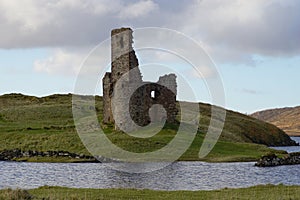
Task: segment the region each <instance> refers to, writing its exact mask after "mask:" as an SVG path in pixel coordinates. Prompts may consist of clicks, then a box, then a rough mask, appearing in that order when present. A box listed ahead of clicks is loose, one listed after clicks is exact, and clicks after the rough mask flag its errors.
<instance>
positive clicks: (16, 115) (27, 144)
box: [0, 94, 292, 161]
mask: <svg viewBox="0 0 300 200" xmlns="http://www.w3.org/2000/svg"><path fill="white" fill-rule="evenodd" d="M85 98H93V97H85ZM95 98H96V111H97V115H98V118H99V121H101V119H102V97H99V96H97V97H95ZM199 106H200V112H201V119H200V127H199V130H198V133H197V135H196V138H195V140H194V142H193V144H192V145H191V147H190V148H189V149H188V151H187V152H186V153H185V154H184V155H183V156H182V157H181V158H180V159H179V160H199V158H198V153H199V149H200V146H201V144H202V141H203V139H204V137H205V133H206V131H207V127H208V125H209V122H210V115H211V106H210V105H208V104H199ZM103 128H104V130H105V132H106V134H107V136H108V137H109V138H110V140H111V141H112V142H113V143H114V144H116V145H118V146H120V147H122V148H123V149H126V150H128V151H132V152H148V151H153V150H156V149H159V148H161V147H163V146H165V145H166V144H168V142H169V141H171V140H172V138H173V137H174V136H175V135H176V131H177V128H178V127H177V125H174V124H167V125H166V126H165V128H164V129H163V130H162V131H161V132H160V133H159V134H157V135H156V136H155V137H153V138H149V139H138V138H133V137H129V136H128V135H126V134H124V133H122V132H117V131H114V129H113V127H112V126H110V125H105V126H104V127H103ZM0 140H1V146H0V151H1V150H4V149H16V148H19V149H21V150H24V151H28V150H36V151H68V152H73V153H77V154H85V155H89V152H88V151H87V150H86V148H85V147H84V145H83V144H82V143H81V140H80V138H79V136H78V135H77V132H76V130H75V126H74V122H73V115H72V95H71V94H68V95H52V96H47V97H43V98H37V97H33V96H25V95H21V94H9V95H3V96H0ZM261 144H264V145H268V146H274V145H290V144H292V141H291V140H290V138H289V137H288V136H287V135H286V134H285V133H284V132H283V131H281V130H280V129H278V128H276V127H275V126H273V125H271V124H268V123H265V122H262V121H259V120H257V119H254V118H251V117H249V116H246V115H242V114H240V113H236V112H232V111H227V116H226V122H225V127H224V130H223V132H222V135H221V137H220V140H219V142H218V143H217V145H216V146H215V148H214V149H213V151H212V152H211V153H210V154H209V155H208V156H207V157H206V158H205V159H204V160H207V161H249V160H256V159H258V158H260V157H261V155H263V154H266V153H272V152H273V153H278V151H275V150H271V149H269V148H267V147H266V146H264V145H261ZM281 153H283V152H281ZM53 159H55V158H53ZM22 160H24V159H22ZM25 160H26V159H25ZM29 160H31V161H39V159H32V158H31V159H29ZM41 160H42V161H45V159H41ZM47 161H51V159H47ZM53 161H54V160H53ZM64 161H65V160H64Z"/></svg>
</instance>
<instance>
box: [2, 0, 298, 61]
mask: <svg viewBox="0 0 300 200" xmlns="http://www.w3.org/2000/svg"><path fill="white" fill-rule="evenodd" d="M299 10H300V1H297V0H272V1H269V0H252V1H245V0H227V1H223V0H202V1H200V0H195V1H180V2H176V3H170V2H169V1H158V0H135V1H121V0H115V1H110V0H89V1H85V0H52V1H50V0H23V1H18V0H10V1H7V0H0V24H1V29H0V48H4V49H5V48H35V47H42V48H53V47H55V48H65V47H68V48H69V47H76V48H81V47H83V46H89V45H96V44H98V43H99V42H101V41H102V40H104V39H106V38H108V37H109V35H110V30H111V29H113V28H116V27H120V26H131V27H133V28H135V27H144V26H158V27H160V26H163V27H168V28H172V29H176V30H179V31H182V32H183V33H185V34H187V35H190V36H192V37H194V38H195V39H196V40H197V41H201V42H202V43H203V44H204V45H205V46H206V50H208V52H209V53H210V54H211V55H212V57H213V58H214V59H215V60H216V61H217V63H220V62H239V63H241V62H242V63H250V64H253V62H254V61H253V55H267V56H278V55H279V56H294V55H299V53H300V37H299V35H300V20H299V19H300V12H299Z"/></svg>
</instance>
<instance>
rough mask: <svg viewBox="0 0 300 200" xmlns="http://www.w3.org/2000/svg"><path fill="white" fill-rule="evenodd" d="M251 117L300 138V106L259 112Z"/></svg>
mask: <svg viewBox="0 0 300 200" xmlns="http://www.w3.org/2000/svg"><path fill="white" fill-rule="evenodd" d="M251 116H252V117H255V118H257V119H260V120H263V121H266V122H269V123H272V124H274V125H275V126H277V127H279V128H281V129H282V130H284V131H285V132H286V133H287V134H288V135H290V136H300V106H297V107H293V108H278V109H270V110H264V111H259V112H256V113H253V114H252V115H251Z"/></svg>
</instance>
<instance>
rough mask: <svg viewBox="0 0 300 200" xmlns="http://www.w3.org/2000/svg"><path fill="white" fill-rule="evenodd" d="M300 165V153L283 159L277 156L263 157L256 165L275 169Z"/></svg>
mask: <svg viewBox="0 0 300 200" xmlns="http://www.w3.org/2000/svg"><path fill="white" fill-rule="evenodd" d="M297 164H300V152H295V153H289V154H287V155H286V156H284V157H283V158H279V157H278V156H276V155H275V154H270V155H266V156H263V157H262V158H261V159H260V160H259V161H257V162H256V163H255V166H257V167H275V166H280V165H297Z"/></svg>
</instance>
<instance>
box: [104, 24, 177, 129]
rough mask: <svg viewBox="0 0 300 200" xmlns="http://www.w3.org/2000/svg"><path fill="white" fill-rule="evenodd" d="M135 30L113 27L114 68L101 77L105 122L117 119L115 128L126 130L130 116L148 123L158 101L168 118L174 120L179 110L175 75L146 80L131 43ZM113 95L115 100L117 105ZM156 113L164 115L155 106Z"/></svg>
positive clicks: (156, 118) (145, 123)
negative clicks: (156, 80)
mask: <svg viewBox="0 0 300 200" xmlns="http://www.w3.org/2000/svg"><path fill="white" fill-rule="evenodd" d="M132 33H133V31H132V30H131V29H130V28H120V29H114V30H112V32H111V72H107V73H106V74H105V76H104V78H103V80H102V83H103V122H104V123H114V124H115V128H116V129H121V130H124V127H125V129H127V128H126V124H129V122H128V121H129V120H128V119H129V118H130V120H132V121H133V122H134V123H135V124H137V125H139V126H145V125H147V124H149V123H150V121H151V120H150V116H149V109H150V108H151V107H152V106H153V105H154V104H159V105H162V106H163V107H164V109H165V110H166V112H167V113H166V114H167V117H166V119H165V120H166V121H167V122H169V123H174V122H175V121H176V120H175V118H176V115H177V112H178V111H177V108H176V95H177V84H176V76H175V74H170V75H165V76H163V77H160V78H159V81H158V82H157V83H150V82H143V80H142V76H141V73H140V70H139V68H138V65H139V63H138V59H137V57H136V55H135V51H134V49H133V47H132V44H133V37H132ZM120 82H121V83H120ZM117 87H118V88H119V89H118V90H117V89H116V88H117ZM130 88H134V91H130ZM118 91H120V92H121V94H122V95H120V92H118ZM118 94H119V96H118ZM112 99H114V103H115V102H116V103H115V104H114V105H112ZM124 102H128V104H126V103H124ZM128 110H129V112H128V113H127V112H126V111H128ZM113 113H114V114H115V115H116V116H113ZM157 113H158V112H157ZM154 115H155V117H154V120H161V118H162V117H161V116H159V114H156V111H155V110H154ZM116 119H117V122H118V123H116V121H115V120H116ZM152 120H153V119H152ZM120 126H122V127H120ZM129 129H130V128H129Z"/></svg>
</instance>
